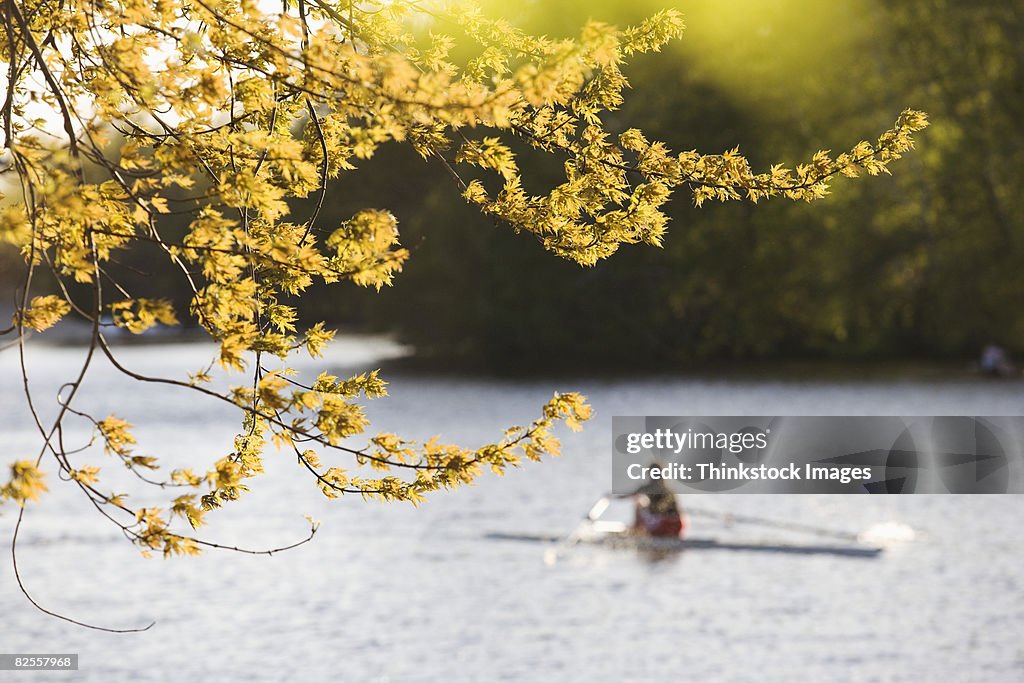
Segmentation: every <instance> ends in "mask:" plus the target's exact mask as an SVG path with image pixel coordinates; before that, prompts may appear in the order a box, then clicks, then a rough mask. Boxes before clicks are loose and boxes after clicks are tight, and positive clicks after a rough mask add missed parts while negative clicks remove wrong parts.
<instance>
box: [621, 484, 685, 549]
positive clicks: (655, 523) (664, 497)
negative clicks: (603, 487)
mask: <svg viewBox="0 0 1024 683" xmlns="http://www.w3.org/2000/svg"><path fill="white" fill-rule="evenodd" d="M633 500H634V505H635V509H634V511H635V518H634V521H633V533H635V534H638V535H641V536H655V537H660V538H664V537H667V538H682V537H683V535H684V533H685V532H686V516H685V513H684V512H683V509H682V508H681V507H680V506H679V504H678V503H677V502H676V496H675V494H674V493H672V490H671V489H670V488H669V487H668V486H667V485H666V484H665V482H664V480H661V479H654V480H653V481H650V482H648V483H646V484H644V485H643V486H641V487H640V488H639V489H637V490H636V492H635V493H634V494H633Z"/></svg>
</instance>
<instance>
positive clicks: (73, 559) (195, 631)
mask: <svg viewBox="0 0 1024 683" xmlns="http://www.w3.org/2000/svg"><path fill="white" fill-rule="evenodd" d="M29 350H30V355H29V358H28V362H29V369H30V373H31V376H32V377H33V382H34V385H35V386H36V387H37V396H38V400H39V401H40V403H41V405H42V406H43V408H44V412H47V413H49V414H52V413H53V395H54V392H55V390H56V387H58V386H59V385H60V384H61V382H63V381H66V380H67V379H68V378H70V377H71V376H72V373H73V372H74V371H75V369H76V367H77V364H78V363H79V361H80V360H81V352H80V351H79V350H76V349H73V348H65V347H50V346H43V345H38V344H30V345H29ZM118 352H119V354H120V355H121V357H122V359H123V361H124V362H125V363H126V364H127V365H129V366H130V367H132V368H134V369H137V370H140V371H144V372H153V373H160V372H162V373H165V374H168V375H170V376H179V377H180V376H183V373H184V372H185V371H194V370H197V369H199V368H200V367H202V366H203V365H204V364H205V363H206V362H208V360H209V358H210V356H211V353H212V347H210V346H207V345H203V344H166V345H147V346H126V347H120V348H119V351H118ZM400 352H401V350H400V349H398V348H396V347H395V346H394V345H391V344H389V343H387V342H386V341H382V340H369V341H366V340H363V341H360V340H342V342H340V343H337V344H335V345H333V346H332V348H331V349H329V353H328V357H327V359H326V360H324V361H323V362H321V363H319V364H317V363H314V362H311V361H308V360H306V361H301V362H300V363H299V366H300V367H301V368H303V369H306V370H308V371H314V370H313V369H314V368H316V367H324V368H326V369H331V370H332V371H333V372H334V373H335V374H343V373H344V372H346V371H347V370H346V368H354V369H372V368H373V367H376V364H377V363H378V361H379V360H380V359H382V358H386V357H389V356H395V355H400ZM387 379H388V380H389V381H390V382H391V384H390V387H389V388H390V390H391V396H389V397H388V398H385V399H379V400H375V401H373V402H371V403H370V404H369V406H368V412H369V415H370V417H371V418H372V420H373V423H374V428H375V429H378V430H386V431H395V432H397V433H399V434H401V435H403V436H408V437H411V438H418V439H424V438H429V437H430V436H433V435H435V434H438V435H440V436H441V437H442V439H443V440H445V441H450V442H457V443H461V444H464V445H480V444H483V443H486V442H488V441H490V440H492V439H494V438H496V437H498V436H499V435H500V433H501V430H502V429H503V428H505V427H507V426H509V425H511V424H523V423H526V422H528V421H529V420H531V419H532V418H533V417H535V416H536V415H537V413H538V411H539V408H540V406H541V405H542V404H543V403H544V401H545V400H547V399H548V398H549V397H550V395H551V393H552V391H554V390H565V391H568V390H578V391H582V392H584V393H586V394H587V395H588V397H589V399H590V401H591V403H592V405H593V406H594V409H595V418H594V420H592V421H591V422H590V423H588V425H587V426H586V429H585V431H584V432H582V433H581V434H570V433H567V432H561V433H560V434H561V436H563V437H564V440H563V454H562V456H561V457H559V458H557V459H552V460H548V461H545V462H542V463H529V464H527V465H525V466H524V467H522V468H521V469H518V470H514V471H512V472H510V473H509V474H508V475H507V476H505V477H503V478H502V477H497V476H492V475H485V476H484V477H482V478H481V479H480V480H479V482H478V483H477V484H476V485H475V486H472V487H469V488H466V489H464V490H461V491H457V492H453V493H441V494H437V495H435V496H434V497H433V498H432V499H431V500H430V501H429V502H428V503H427V504H425V505H423V506H422V507H420V508H419V509H414V508H412V507H409V506H396V505H381V504H378V503H373V502H366V503H364V502H362V501H360V500H357V499H353V498H344V499H341V500H336V501H328V500H326V499H324V498H323V497H322V496H321V495H320V494H319V492H318V491H317V490H316V488H315V487H314V485H313V483H312V482H311V481H310V479H309V477H308V474H307V473H306V472H305V471H304V470H302V469H300V468H299V467H298V466H297V465H296V464H295V462H294V460H293V458H289V457H288V456H287V455H285V454H284V453H280V454H278V453H276V452H273V451H271V452H270V454H269V456H268V458H267V475H266V476H264V477H261V478H259V479H256V480H254V481H253V483H252V491H251V492H250V493H249V494H247V495H246V496H245V497H244V498H243V499H242V500H240V501H238V502H236V503H234V504H231V505H229V506H228V507H227V508H225V509H224V510H221V511H217V512H214V513H211V514H210V515H209V516H208V520H209V521H210V525H209V526H208V527H207V528H206V529H205V530H204V537H207V538H209V539H211V540H216V541H218V542H223V543H228V544H240V545H241V544H244V545H246V546H249V547H273V546H277V545H283V544H287V543H289V542H292V541H294V540H297V539H299V538H301V537H302V536H303V535H304V532H305V530H306V528H307V524H306V522H305V521H304V519H303V515H304V514H310V515H312V516H313V517H315V518H317V519H319V520H320V521H321V522H322V527H321V529H320V532H319V533H318V534H317V536H316V538H315V539H314V540H313V542H311V543H309V544H307V545H304V546H302V547H300V548H297V549H295V550H292V551H289V552H286V553H283V554H279V555H275V556H273V557H263V556H248V555H240V554H236V553H231V552H223V551H221V552H217V551H208V552H207V553H206V554H205V555H204V556H202V557H200V558H176V559H170V560H164V559H161V558H159V557H158V558H154V559H145V558H142V557H141V556H140V554H139V552H138V549H137V548H135V547H133V546H131V545H129V544H128V543H127V542H125V541H124V540H123V539H121V538H120V536H119V534H118V533H117V530H116V529H115V528H113V527H111V526H110V525H109V523H108V522H106V521H105V520H104V519H102V518H101V517H100V516H99V515H98V514H96V513H95V512H94V511H93V510H92V509H91V508H90V506H89V505H88V503H87V502H86V501H85V500H84V499H82V498H81V497H80V495H79V494H77V493H76V492H75V491H74V490H73V489H72V487H71V486H67V485H62V484H61V483H60V482H58V481H55V476H54V474H53V473H52V470H53V467H52V464H50V465H49V466H47V465H44V467H46V468H47V469H48V470H50V472H51V473H50V475H49V476H50V482H49V483H50V489H51V490H50V492H49V493H48V494H46V495H45V496H44V497H43V498H42V500H41V501H40V502H39V503H37V504H32V505H30V506H29V508H28V510H27V512H26V516H25V522H24V525H23V527H22V531H21V539H20V541H19V563H20V568H21V572H22V575H23V577H24V578H25V581H26V584H27V586H28V588H29V589H30V590H31V592H32V594H33V595H34V596H35V597H36V599H37V600H39V601H40V603H42V604H43V605H45V606H47V607H49V608H51V609H54V610H57V611H60V612H62V613H65V614H67V615H69V616H72V617H74V618H77V619H81V620H85V621H90V622H94V623H98V624H102V625H105V626H112V627H130V626H140V625H145V624H147V623H149V622H151V621H155V622H156V623H155V625H154V626H153V627H152V628H151V629H150V630H149V631H146V632H144V633H136V634H109V633H101V632H96V631H89V630H85V629H82V628H80V627H77V626H73V625H71V624H68V623H65V622H62V621H59V620H56V619H54V618H52V617H49V616H46V615H44V614H42V613H40V612H39V611H37V610H35V609H34V608H33V607H32V606H31V605H30V604H29V603H28V602H27V601H26V600H25V599H24V597H23V596H22V595H21V594H20V593H19V592H18V589H17V586H16V585H15V581H14V577H13V572H12V568H11V563H10V559H9V556H8V555H7V554H6V553H5V556H4V560H3V561H2V562H0V615H2V616H0V624H2V646H0V650H3V651H4V652H8V653H18V652H37V653H78V654H79V655H80V659H79V662H80V663H79V666H80V670H79V671H77V672H74V673H52V674H47V675H45V676H43V677H44V678H46V679H51V678H52V679H71V680H83V681H113V680H133V681H135V680H168V681H179V680H212V679H214V678H222V679H224V680H255V681H283V680H297V681H299V680H301V681H321V680H323V681H326V680H331V681H437V680H446V681H498V680H515V681H547V680H552V681H640V680H654V679H658V680H661V679H669V678H675V679H678V680H694V681H755V680H756V681H766V680H767V681H776V680H778V681H795V680H805V681H821V680H845V681H905V680H922V681H928V680H943V681H1020V680H1024V531H1022V526H1021V522H1022V520H1024V497H1021V496H1013V495H993V496H951V495H950V496H902V497H900V496H877V497H876V496H870V497H869V496H831V497H830V496H786V495H773V496H750V495H718V496H702V497H700V501H699V504H700V506H701V507H704V508H712V509H716V510H721V511H729V512H733V513H737V514H747V515H757V516H762V517H769V518H773V519H779V520H789V521H797V522H801V523H804V524H812V525H816V526H821V527H828V528H838V529H843V530H848V531H858V530H862V529H865V528H867V527H869V526H871V525H873V524H875V523H879V522H888V521H897V522H901V523H903V524H907V525H910V526H911V527H913V528H914V529H915V531H916V538H915V540H914V541H913V542H910V543H905V544H902V545H899V546H895V547H892V548H889V549H888V550H887V551H886V552H885V553H884V554H883V555H882V556H881V558H880V559H877V560H862V559H861V560H852V559H848V558H836V557H801V556H786V555H771V554H743V553H715V552H691V553H684V554H682V555H680V556H677V557H674V558H672V559H668V560H663V561H658V562H651V561H649V560H647V559H645V558H644V557H641V556H638V555H637V554H636V553H631V552H627V551H619V552H613V551H611V550H607V549H602V548H600V547H591V546H577V547H573V548H571V549H569V550H568V551H567V552H565V553H563V554H562V555H561V558H560V561H558V562H557V563H555V564H553V565H551V564H545V562H544V561H543V559H544V547H543V546H540V545H535V544H529V543H515V542H501V541H496V540H490V539H487V538H485V537H484V535H485V534H486V533H487V532H490V531H504V532H526V533H530V532H538V533H546V534H560V533H566V534H567V533H569V532H570V531H571V530H572V529H573V528H574V527H575V525H576V524H577V522H578V521H579V520H580V518H581V516H582V515H583V514H584V513H585V512H586V511H587V509H588V508H589V507H590V506H591V504H592V503H593V502H594V500H595V499H596V498H597V497H598V496H600V495H601V493H603V492H604V491H605V490H606V489H607V488H608V486H609V483H610V477H611V472H610V454H609V440H610V433H611V418H612V416H613V415H616V414H632V415H637V414H656V415H658V414H660V415H665V414H678V415H686V414H708V415H718V414H720V415H729V414H740V415H743V414H753V415H766V414H771V415H860V414H868V415H912V414H922V415H1020V414H1022V409H1024V400H1022V399H1024V392H1022V385H1021V384H1019V383H1016V382H988V381H982V380H975V379H970V378H963V377H946V378H941V377H940V378H932V379H927V380H921V379H895V380H893V379H888V380H887V379H877V378H860V379H845V380H835V379H833V380H828V381H826V380H820V381H815V380H813V379H810V380H809V379H806V378H803V379H799V380H796V379H791V380H784V379H781V380H780V379H770V378H764V377H758V378H744V377H738V376H730V377H729V378H725V379H713V378H706V377H705V378H700V379H694V378H689V379H688V378H675V377H660V378H654V377H648V378H641V379H635V378H634V379H629V378H617V379H587V378H582V379H578V380H557V381H554V380H541V379H529V380H496V379H487V378H473V377H451V376H428V375H422V374H405V373H399V374H397V375H395V374H393V375H391V376H388V377H387ZM79 400H80V405H81V406H84V407H88V408H90V409H92V410H94V411H96V412H97V413H99V414H106V413H107V412H116V413H117V414H118V415H120V416H121V417H124V418H125V419H127V420H129V421H130V422H132V423H135V424H137V425H138V428H137V429H136V433H137V436H138V438H139V442H140V443H139V447H138V452H139V453H146V454H151V455H155V456H157V457H159V458H160V459H161V461H163V462H165V463H168V466H174V467H180V466H193V467H196V468H197V469H203V468H204V467H205V466H208V465H209V463H211V462H213V460H215V459H217V458H219V457H221V456H222V455H224V454H226V453H227V452H228V451H229V450H230V444H231V439H232V436H233V435H234V433H235V431H236V430H237V429H238V416H237V415H236V414H235V413H233V412H232V411H231V410H230V409H229V408H226V407H225V406H221V405H217V404H216V403H214V402H211V401H208V400H205V399H203V398H197V397H196V396H194V395H191V394H189V393H187V392H185V391H181V390H176V389H166V388H160V387H152V386H139V385H137V384H134V383H132V382H131V381H128V380H126V379H124V378H122V377H120V376H119V375H118V374H117V373H116V372H115V371H113V370H112V369H111V368H110V366H109V365H107V364H106V363H105V362H104V361H103V360H102V359H100V361H99V362H98V363H97V365H96V366H95V368H94V369H93V371H92V372H91V374H90V376H89V379H88V381H87V383H86V384H85V386H84V388H83V391H82V394H81V396H80V399H79ZM30 424H31V423H30V420H29V417H28V414H27V412H26V410H25V407H24V400H23V397H22V395H21V394H20V376H19V372H18V369H17V353H16V351H12V350H8V351H5V352H3V353H0V437H2V440H0V443H2V449H0V451H2V453H3V456H4V458H3V461H4V462H5V463H6V462H7V461H10V460H14V459H16V458H19V457H34V456H35V454H37V453H38V449H39V441H38V434H37V433H35V431H34V428H32V427H31V426H30ZM81 433H82V432H81V430H80V429H78V430H77V431H76V429H75V428H72V429H70V430H69V432H68V435H67V436H68V439H69V441H72V440H73V439H74V437H75V436H76V434H77V435H79V436H80V435H81ZM77 457H78V460H76V462H80V463H83V464H84V463H92V464H97V465H100V466H102V467H103V468H104V472H103V473H102V476H104V477H105V479H104V480H103V481H105V482H107V481H109V482H111V483H110V484H108V485H109V486H115V485H117V484H120V483H122V482H124V485H125V486H126V487H127V486H128V485H129V484H128V483H127V480H126V479H124V477H125V476H126V475H125V474H124V473H123V472H117V471H116V468H115V465H114V463H113V462H112V461H111V460H110V458H108V457H107V456H105V455H103V454H102V452H94V453H91V454H85V455H82V456H77ZM325 460H326V458H325ZM44 462H45V461H44ZM343 466H344V465H343ZM165 495H166V494H165ZM163 499H166V497H165V498H163ZM147 500H148V499H146V498H145V497H144V496H143V495H142V494H139V495H138V496H137V497H133V498H132V499H131V502H134V503H135V504H140V503H142V502H143V501H147ZM153 500H154V501H159V500H161V498H160V497H159V496H158V497H156V498H154V499H153ZM684 502H685V501H684ZM14 511H15V508H14V507H13V506H12V505H11V504H9V503H8V504H6V505H4V506H2V507H0V538H3V540H4V543H5V544H6V543H8V542H9V539H10V536H11V531H12V527H13V521H14V517H15V515H14ZM607 514H608V516H609V518H615V517H618V518H620V519H624V518H625V517H626V516H627V514H628V510H627V509H626V507H625V505H624V504H618V505H613V506H612V508H611V509H610V510H609V512H608V513H607ZM691 533H692V534H694V535H701V536H719V537H722V538H728V539H747V540H749V539H764V538H777V536H776V535H775V534H777V533H778V532H770V533H769V531H768V530H764V529H758V528H754V527H748V528H741V527H740V526H738V525H737V526H736V527H733V528H723V527H722V526H720V525H719V523H718V522H714V521H709V520H707V519H704V518H694V519H692V520H691ZM784 540H794V539H793V538H785V539H784ZM25 678H27V676H26V677H25Z"/></svg>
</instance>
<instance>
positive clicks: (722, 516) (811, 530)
mask: <svg viewBox="0 0 1024 683" xmlns="http://www.w3.org/2000/svg"><path fill="white" fill-rule="evenodd" d="M683 509H684V510H685V512H686V513H687V514H690V515H695V516H698V517H710V518H712V519H719V520H721V521H723V522H725V523H727V524H756V525H759V526H768V527H773V528H775V529H787V530H789V531H799V532H801V533H805V534H813V535H815V536H828V537H829V538H841V539H843V540H844V541H857V540H858V537H857V534H851V533H849V532H846V531H836V530H834V529H823V528H821V527H817V526H811V525H809V524H798V523H795V522H778V521H776V520H773V519H764V518H763V517H751V516H749V515H734V514H732V513H730V512H718V511H717V510H702V509H701V508H693V507H690V506H689V505H685V506H684V507H683Z"/></svg>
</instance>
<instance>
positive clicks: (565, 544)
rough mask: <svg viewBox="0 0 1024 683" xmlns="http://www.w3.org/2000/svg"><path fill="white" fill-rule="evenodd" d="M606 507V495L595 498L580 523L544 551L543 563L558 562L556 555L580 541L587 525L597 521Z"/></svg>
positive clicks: (551, 563)
mask: <svg viewBox="0 0 1024 683" xmlns="http://www.w3.org/2000/svg"><path fill="white" fill-rule="evenodd" d="M607 509H608V496H601V497H600V498H598V499H597V502H596V503H594V504H593V506H591V508H590V510H589V511H588V512H587V514H586V516H585V517H584V518H583V519H582V520H580V523H579V524H577V525H576V528H575V529H573V530H572V532H571V533H570V534H569V535H568V536H566V537H565V538H563V539H562V540H561V541H560V542H559V543H558V545H556V546H555V547H553V548H548V549H547V550H545V551H544V564H546V565H553V564H555V563H556V562H558V557H559V555H561V554H562V553H563V552H565V551H566V550H568V549H569V548H571V547H572V546H574V545H576V544H577V543H579V542H580V539H582V538H583V532H584V531H585V530H586V529H587V527H588V526H589V525H591V524H593V523H594V522H596V521H597V518H598V517H600V516H601V515H602V514H604V511H605V510H607Z"/></svg>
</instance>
